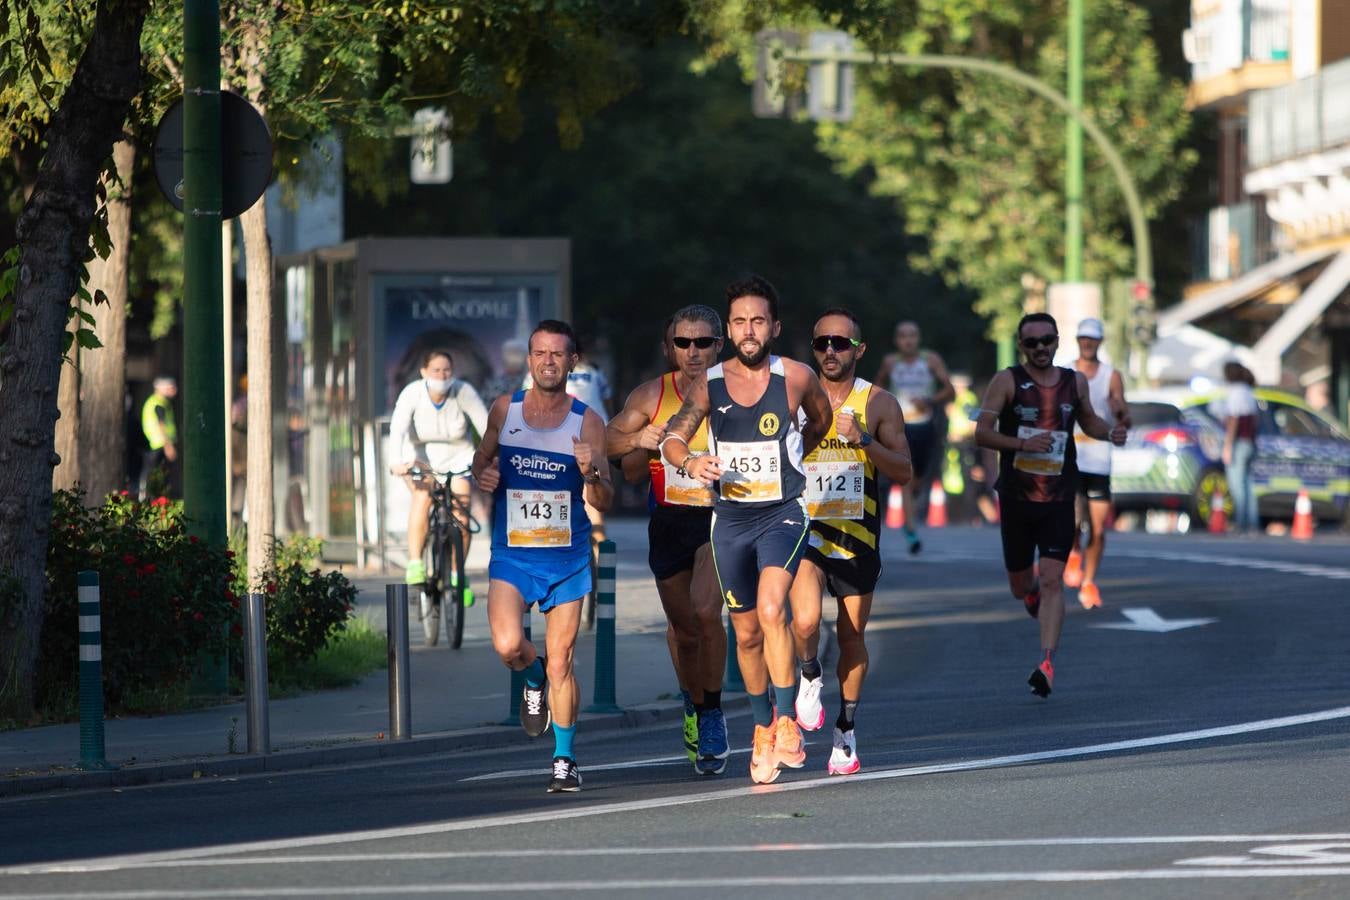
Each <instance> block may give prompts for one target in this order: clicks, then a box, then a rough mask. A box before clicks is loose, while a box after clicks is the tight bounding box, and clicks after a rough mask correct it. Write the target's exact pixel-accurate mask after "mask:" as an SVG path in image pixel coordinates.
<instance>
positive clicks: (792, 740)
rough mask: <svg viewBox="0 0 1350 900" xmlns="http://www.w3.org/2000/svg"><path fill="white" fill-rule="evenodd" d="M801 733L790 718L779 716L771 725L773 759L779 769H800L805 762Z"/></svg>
mask: <svg viewBox="0 0 1350 900" xmlns="http://www.w3.org/2000/svg"><path fill="white" fill-rule="evenodd" d="M804 743H805V742H804V741H803V740H802V731H801V729H800V728H798V727H797V723H796V721H794V720H793V718H792V717H791V716H779V717H778V721H777V722H774V723H773V758H774V764H775V765H777V766H778V767H779V768H780V769H781V768H782V767H783V766H787V767H788V768H790V769H800V768H801V767H802V764H803V763H805V762H806V749H805V747H804Z"/></svg>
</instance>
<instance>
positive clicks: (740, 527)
mask: <svg viewBox="0 0 1350 900" xmlns="http://www.w3.org/2000/svg"><path fill="white" fill-rule="evenodd" d="M726 297H727V336H728V337H730V338H731V342H732V345H733V346H734V347H735V348H736V355H735V357H734V358H732V359H729V360H727V361H726V362H725V363H720V364H718V365H715V366H713V367H712V368H711V369H709V370H708V372H707V374H706V375H705V376H704V377H702V378H699V379H697V380H695V381H694V383H693V384H692V385H690V388H689V393H688V394H686V395H685V400H684V405H683V406H681V407H680V411H679V412H678V413H676V414H675V416H674V417H673V418H672V419H671V420H670V422H669V423H668V424H667V426H666V436H665V438H664V439H663V440H662V441H661V452H662V456H663V458H664V460H665V462H667V463H669V464H670V466H671V467H672V468H673V469H674V470H675V472H676V473H677V474H678V475H681V476H683V477H688V478H692V479H694V480H696V481H699V482H702V483H703V484H712V483H713V482H715V481H716V482H719V493H718V498H717V503H716V506H715V507H714V510H713V520H712V551H713V563H714V565H715V566H716V569H717V578H718V583H719V586H720V588H721V592H722V599H723V600H724V601H725V602H726V605H727V608H728V609H729V610H730V611H731V623H732V627H733V628H734V629H735V632H736V658H737V660H738V661H739V662H740V667H741V677H742V678H743V679H744V680H745V689H746V693H747V694H748V695H749V697H750V709H751V711H752V712H753V713H754V717H755V735H754V742H753V745H752V747H751V751H750V777H751V779H752V780H754V781H755V782H757V783H760V784H767V783H768V782H770V781H773V780H774V779H775V778H777V777H778V772H779V769H780V767H781V766H790V767H792V768H800V767H801V766H802V764H803V763H805V762H806V753H805V751H804V750H803V749H802V733H801V729H799V728H798V727H797V722H796V714H795V710H794V708H793V704H794V700H795V697H794V693H795V692H794V681H795V678H794V675H795V673H794V672H793V669H794V666H793V647H792V634H791V632H790V631H789V630H788V626H787V612H786V605H787V597H788V590H789V589H790V588H791V587H792V579H793V576H794V575H796V572H797V565H798V563H799V562H800V561H801V557H802V551H803V550H804V549H805V546H806V533H807V530H808V520H807V517H806V504H805V502H804V501H803V500H802V490H803V489H804V488H805V478H804V476H803V474H802V455H803V453H809V452H811V451H812V450H814V449H815V448H816V445H817V444H819V443H820V439H821V438H822V437H824V436H825V432H826V431H828V430H829V427H830V404H829V400H828V399H826V397H825V392H824V390H822V389H821V387H820V382H819V381H817V380H816V377H815V374H814V373H813V372H812V371H811V370H810V369H809V368H807V367H806V366H805V365H803V364H801V363H799V362H795V361H793V360H789V359H783V358H781V357H777V356H770V355H769V347H770V345H771V344H772V343H773V339H774V338H776V337H777V336H778V334H779V332H780V331H781V330H782V323H781V322H779V320H778V292H777V291H775V290H774V287H773V285H771V284H769V282H767V281H766V280H764V279H763V278H760V277H759V276H751V277H749V278H747V279H745V280H743V281H736V282H733V283H732V284H731V285H729V286H728V287H727V290H726ZM799 412H802V413H804V414H805V415H804V420H803V421H802V423H801V424H800V425H799V424H798V418H797V417H798V413H799ZM705 418H706V419H707V420H708V446H709V450H710V452H708V453H695V452H694V451H693V450H692V449H690V446H689V443H690V441H692V440H693V439H694V435H695V434H696V433H697V430H698V426H699V424H700V423H702V422H703V420H704V419H705ZM771 683H772V684H771ZM770 686H772V687H773V700H772V702H771V701H770V699H769V687H770ZM775 705H776V706H777V717H776V719H775V712H774V708H773V707H774V706H775Z"/></svg>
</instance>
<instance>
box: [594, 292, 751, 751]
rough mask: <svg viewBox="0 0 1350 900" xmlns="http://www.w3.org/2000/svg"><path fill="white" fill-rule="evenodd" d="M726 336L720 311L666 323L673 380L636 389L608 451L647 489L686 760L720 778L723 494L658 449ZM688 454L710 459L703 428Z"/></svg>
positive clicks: (687, 314)
mask: <svg viewBox="0 0 1350 900" xmlns="http://www.w3.org/2000/svg"><path fill="white" fill-rule="evenodd" d="M721 335H722V317H721V316H719V315H718V314H717V310H715V309H713V308H711V307H708V306H702V305H697V304H696V305H693V306H686V307H684V308H683V309H680V310H679V311H677V312H676V313H675V314H674V315H673V316H671V317H670V318H669V319H668V320H667V322H666V329H665V341H664V346H665V351H666V358H667V359H668V360H670V362H671V363H672V364H673V365H674V366H675V367H676V368H675V371H673V372H667V373H666V374H665V375H662V376H661V377H660V378H653V379H652V380H651V381H648V382H645V383H644V384H642V385H639V386H638V387H637V388H636V389H635V390H634V391H633V393H631V394H629V395H628V401H627V402H626V403H625V404H624V407H623V409H622V410H621V411H620V412H619V414H618V415H616V416H615V417H614V418H613V420H612V421H610V423H609V427H608V429H607V430H606V451H607V452H608V453H609V455H610V458H611V459H614V458H622V459H623V468H624V473H625V475H626V476H627V477H628V478H629V480H630V481H632V482H634V483H638V482H640V481H641V480H642V479H643V478H647V477H650V479H651V490H650V491H649V493H648V508H649V509H650V511H651V521H650V523H649V524H648V526H647V544H648V555H647V563H648V565H649V566H650V567H651V570H652V575H653V576H655V578H656V591H657V593H658V594H659V595H660V597H661V606H662V607H663V608H664V609H665V612H666V621H667V623H668V633H667V637H668V642H669V644H670V661H671V663H672V664H674V667H675V675H676V677H677V678H678V679H679V682H680V689H681V692H682V693H683V694H684V697H685V735H684V738H685V751H686V752H687V753H688V754H689V761H690V762H692V763H693V764H694V769H695V771H697V772H698V773H699V774H701V775H718V774H721V772H722V771H723V770H724V769H725V768H726V765H727V754H728V752H729V748H728V745H727V726H726V720H725V718H724V717H723V714H722V675H723V671H724V669H725V666H726V655H727V633H726V629H725V628H724V627H723V625H722V603H721V597H720V596H719V594H718V590H717V573H716V571H714V569H713V564H712V548H711V545H710V544H709V543H708V539H709V535H710V533H711V528H712V507H713V503H714V502H715V501H716V499H717V494H716V492H715V491H714V490H713V489H712V488H711V487H709V486H708V485H705V484H703V483H701V482H697V481H694V480H693V479H690V478H688V477H684V476H681V475H679V474H678V473H677V472H676V471H675V469H674V468H673V467H672V466H671V465H670V464H669V463H666V462H664V461H663V460H662V459H661V455H660V453H658V452H657V447H658V446H659V445H660V441H661V438H662V437H663V436H664V433H665V426H666V422H668V421H669V420H670V417H671V416H673V415H674V414H675V413H676V412H678V411H679V409H680V405H681V404H682V403H683V402H684V398H685V397H686V396H687V395H688V393H689V389H690V386H691V385H692V384H693V382H694V380H695V379H696V378H698V377H699V376H701V375H703V374H704V373H705V372H706V371H707V370H708V369H709V367H711V366H712V365H713V364H715V363H716V362H717V355H718V353H719V352H721V349H722V337H721ZM690 446H691V448H692V449H695V450H700V451H706V450H707V448H708V436H707V428H706V426H700V427H699V429H698V431H697V432H696V433H695V434H694V437H693V438H692V439H691V440H690Z"/></svg>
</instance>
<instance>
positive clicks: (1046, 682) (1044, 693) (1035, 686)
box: [1027, 659, 1055, 697]
mask: <svg viewBox="0 0 1350 900" xmlns="http://www.w3.org/2000/svg"><path fill="white" fill-rule="evenodd" d="M1054 683H1055V667H1054V666H1052V665H1051V664H1050V660H1048V659H1047V660H1046V661H1045V662H1043V663H1041V664H1040V665H1039V666H1037V667H1036V668H1035V669H1033V670H1032V672H1031V677H1030V678H1028V679H1027V684H1029V685H1031V692H1032V693H1033V694H1035V695H1036V696H1037V697H1049V696H1050V689H1051V687H1053V686H1054Z"/></svg>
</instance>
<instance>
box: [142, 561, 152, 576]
mask: <svg viewBox="0 0 1350 900" xmlns="http://www.w3.org/2000/svg"><path fill="white" fill-rule="evenodd" d="M141 574H142V575H153V574H155V564H154V563H146V564H145V566H144V567H143V568H142V569H141Z"/></svg>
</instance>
